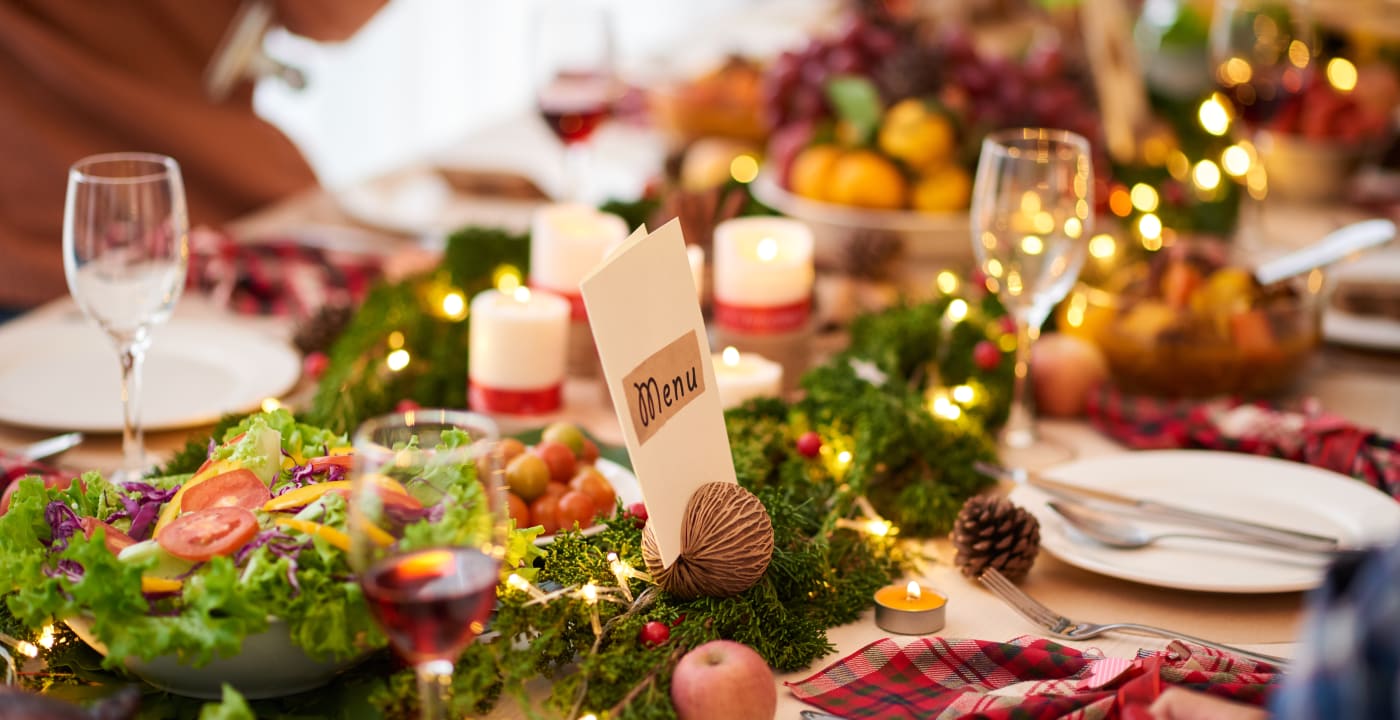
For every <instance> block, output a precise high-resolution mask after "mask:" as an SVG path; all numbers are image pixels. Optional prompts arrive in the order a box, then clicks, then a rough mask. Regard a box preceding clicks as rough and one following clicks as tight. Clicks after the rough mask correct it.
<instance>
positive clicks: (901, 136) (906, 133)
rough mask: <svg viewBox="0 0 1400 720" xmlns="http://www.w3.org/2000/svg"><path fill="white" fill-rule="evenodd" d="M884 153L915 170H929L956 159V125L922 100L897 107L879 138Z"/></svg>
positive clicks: (888, 113)
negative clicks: (954, 153) (954, 151)
mask: <svg viewBox="0 0 1400 720" xmlns="http://www.w3.org/2000/svg"><path fill="white" fill-rule="evenodd" d="M877 142H878V144H879V146H880V149H881V150H883V151H884V152H885V154H886V155H889V156H890V157H892V158H897V159H899V160H903V161H904V162H906V163H908V164H909V165H910V166H911V167H915V168H920V169H928V168H932V167H936V166H939V165H943V164H945V163H947V162H948V160H949V159H951V158H952V157H953V150H954V144H955V142H956V137H955V136H954V133H953V124H952V123H950V122H949V121H948V118H947V117H944V116H943V114H942V113H939V112H936V111H933V110H930V109H929V107H928V105H926V104H924V102H923V101H922V100H919V99H918V98H909V99H907V100H902V101H900V102H899V103H896V104H895V106H894V107H892V108H890V109H889V111H888V112H886V113H885V117H884V118H883V119H882V121H881V123H880V134H879V136H878V138H877Z"/></svg>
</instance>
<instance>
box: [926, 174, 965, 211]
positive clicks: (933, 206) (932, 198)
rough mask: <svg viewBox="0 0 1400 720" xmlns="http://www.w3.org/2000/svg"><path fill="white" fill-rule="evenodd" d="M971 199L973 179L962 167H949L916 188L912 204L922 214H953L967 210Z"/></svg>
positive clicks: (929, 176)
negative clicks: (956, 211)
mask: <svg viewBox="0 0 1400 720" xmlns="http://www.w3.org/2000/svg"><path fill="white" fill-rule="evenodd" d="M971 197H972V177H971V176H970V175H968V174H967V171H966V170H964V169H962V167H961V166H958V165H947V166H945V167H942V168H939V169H938V170H936V171H934V172H933V173H930V174H928V175H925V176H924V178H923V179H922V180H920V181H919V182H918V184H916V185H915V186H914V197H913V203H912V204H913V206H914V209H915V210H920V211H922V212H930V213H934V212H953V211H955V210H962V209H965V208H966V207H967V203H968V200H969V199H971Z"/></svg>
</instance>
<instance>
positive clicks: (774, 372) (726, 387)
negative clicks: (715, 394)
mask: <svg viewBox="0 0 1400 720" xmlns="http://www.w3.org/2000/svg"><path fill="white" fill-rule="evenodd" d="M713 362H714V366H715V384H716V385H717V386H718V388H719V403H720V405H721V406H723V407H724V408H725V409H726V410H727V409H729V408H732V407H735V406H736V405H739V404H740V403H742V402H744V401H745V400H748V399H749V398H753V397H764V396H776V395H778V393H779V392H780V391H781V388H782V385H783V366H782V365H779V364H778V363H775V362H773V361H772V360H769V359H768V358H765V357H763V356H761V355H758V354H756V353H743V354H740V353H739V351H738V350H737V349H735V348H733V347H727V348H725V349H724V352H722V353H719V354H718V355H715V356H714V358H713Z"/></svg>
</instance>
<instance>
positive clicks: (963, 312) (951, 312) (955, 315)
mask: <svg viewBox="0 0 1400 720" xmlns="http://www.w3.org/2000/svg"><path fill="white" fill-rule="evenodd" d="M944 314H945V315H947V316H948V319H949V320H952V321H953V322H955V323H960V322H962V321H963V320H965V319H967V301H966V300H964V299H962V298H956V299H954V300H953V301H952V302H950V303H948V310H947V311H946V312H945V313H944Z"/></svg>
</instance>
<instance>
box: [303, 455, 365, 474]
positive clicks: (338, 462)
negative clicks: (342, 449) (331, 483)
mask: <svg viewBox="0 0 1400 720" xmlns="http://www.w3.org/2000/svg"><path fill="white" fill-rule="evenodd" d="M354 463H355V458H354V456H352V455H322V456H320V457H314V458H311V459H310V460H307V461H306V464H307V465H310V466H311V469H312V470H313V471H315V472H318V473H323V472H325V471H327V470H330V469H331V467H332V466H334V467H339V468H341V469H343V470H349V469H350V466H351V465H353V464H354Z"/></svg>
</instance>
